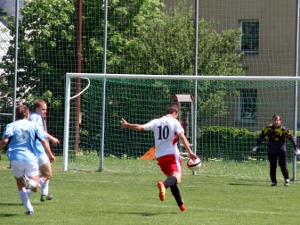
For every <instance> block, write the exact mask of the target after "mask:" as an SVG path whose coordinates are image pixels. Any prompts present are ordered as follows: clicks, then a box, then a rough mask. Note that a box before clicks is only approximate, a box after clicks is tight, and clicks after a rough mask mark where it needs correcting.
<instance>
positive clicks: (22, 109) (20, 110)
mask: <svg viewBox="0 0 300 225" xmlns="http://www.w3.org/2000/svg"><path fill="white" fill-rule="evenodd" d="M29 113H30V111H29V109H28V108H27V106H26V105H19V106H17V108H16V120H22V119H24V118H26V117H27V116H28V115H29Z"/></svg>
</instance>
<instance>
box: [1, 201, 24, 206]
mask: <svg viewBox="0 0 300 225" xmlns="http://www.w3.org/2000/svg"><path fill="white" fill-rule="evenodd" d="M15 205H23V204H22V203H3V202H0V206H15Z"/></svg>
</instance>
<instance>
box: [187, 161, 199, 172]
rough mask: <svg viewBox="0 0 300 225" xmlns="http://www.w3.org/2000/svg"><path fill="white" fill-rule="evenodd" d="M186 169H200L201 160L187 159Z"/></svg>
mask: <svg viewBox="0 0 300 225" xmlns="http://www.w3.org/2000/svg"><path fill="white" fill-rule="evenodd" d="M186 164H187V167H188V168H189V169H190V170H193V171H195V170H197V169H199V168H200V166H201V160H200V159H199V158H197V159H196V160H195V161H194V160H192V159H188V161H187V163H186Z"/></svg>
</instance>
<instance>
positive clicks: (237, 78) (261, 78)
mask: <svg viewBox="0 0 300 225" xmlns="http://www.w3.org/2000/svg"><path fill="white" fill-rule="evenodd" d="M75 77H77V78H80V77H81V78H84V77H85V78H122V79H132V78H133V79H162V80H170V79H171V80H235V81H299V80H300V77H298V76H193V75H188V76H186V75H143V74H108V73H106V74H100V73H66V78H75Z"/></svg>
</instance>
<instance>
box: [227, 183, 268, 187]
mask: <svg viewBox="0 0 300 225" xmlns="http://www.w3.org/2000/svg"><path fill="white" fill-rule="evenodd" d="M229 185H233V186H251V187H255V186H256V187H263V186H266V185H265V184H245V183H229Z"/></svg>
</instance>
